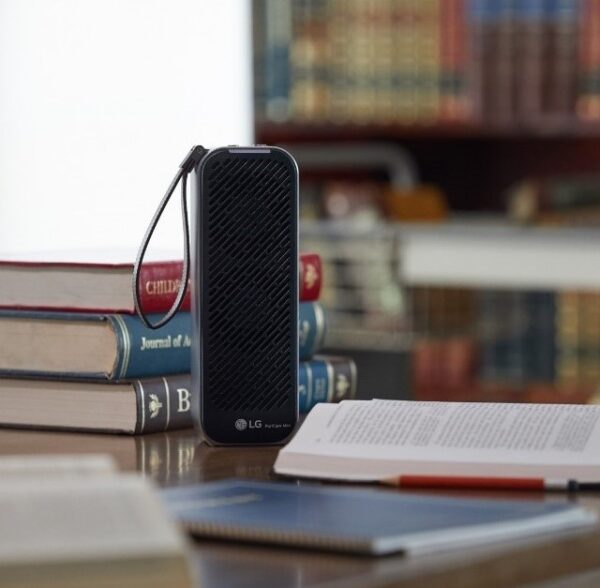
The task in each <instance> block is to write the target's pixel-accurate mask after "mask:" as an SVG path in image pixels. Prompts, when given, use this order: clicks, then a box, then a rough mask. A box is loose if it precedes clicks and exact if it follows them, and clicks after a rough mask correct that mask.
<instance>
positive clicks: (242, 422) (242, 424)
mask: <svg viewBox="0 0 600 588" xmlns="http://www.w3.org/2000/svg"><path fill="white" fill-rule="evenodd" d="M235 428H236V429H237V430H238V431H245V430H246V429H247V428H248V421H247V420H246V419H238V420H237V421H235Z"/></svg>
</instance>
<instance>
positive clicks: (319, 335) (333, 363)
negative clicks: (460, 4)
mask: <svg viewBox="0 0 600 588" xmlns="http://www.w3.org/2000/svg"><path fill="white" fill-rule="evenodd" d="M322 275H323V270H322V263H321V258H320V256H319V255H315V254H310V255H307V254H304V255H302V256H301V257H300V283H301V286H300V317H299V318H300V325H299V327H300V328H299V335H300V348H299V356H300V366H299V367H300V369H299V371H298V382H299V386H298V390H299V399H298V409H299V411H300V413H301V414H306V413H308V412H309V411H310V410H311V409H312V408H313V407H314V406H315V405H316V404H318V403H319V402H339V401H340V400H346V399H349V398H354V396H355V395H356V386H357V376H356V365H355V363H354V361H352V359H350V358H348V357H335V356H327V355H316V354H317V352H319V351H320V350H321V349H322V347H323V345H324V342H325V332H326V328H327V325H326V315H325V312H324V310H323V306H322V305H321V304H320V303H319V302H317V301H316V300H317V299H318V297H319V295H320V292H321V284H322Z"/></svg>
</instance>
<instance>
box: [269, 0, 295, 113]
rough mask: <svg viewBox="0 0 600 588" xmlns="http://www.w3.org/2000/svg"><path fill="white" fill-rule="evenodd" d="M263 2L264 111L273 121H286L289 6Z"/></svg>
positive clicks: (288, 69)
mask: <svg viewBox="0 0 600 588" xmlns="http://www.w3.org/2000/svg"><path fill="white" fill-rule="evenodd" d="M266 1H267V4H266V6H267V14H266V75H265V82H266V88H267V91H266V113H267V117H268V118H269V119H270V120H272V121H273V122H285V121H287V120H288V119H289V114H290V54H289V49H290V44H291V40H292V39H291V37H292V15H291V5H290V4H289V3H288V2H281V1H280V0H266Z"/></svg>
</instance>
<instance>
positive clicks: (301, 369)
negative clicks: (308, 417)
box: [298, 356, 357, 414]
mask: <svg viewBox="0 0 600 588" xmlns="http://www.w3.org/2000/svg"><path fill="white" fill-rule="evenodd" d="M356 387H357V376H356V364H355V363H354V361H352V360H351V359H350V358H348V357H326V356H322V357H315V358H313V359H311V360H309V361H301V362H300V365H299V366H298V410H299V411H300V413H302V414H306V413H307V412H309V411H310V409H311V408H313V407H314V406H315V405H317V404H318V403H319V402H340V401H342V400H349V399H351V398H354V397H355V396H356Z"/></svg>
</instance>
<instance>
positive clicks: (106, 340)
mask: <svg viewBox="0 0 600 588" xmlns="http://www.w3.org/2000/svg"><path fill="white" fill-rule="evenodd" d="M153 318H154V320H156V318H157V317H156V316H154V317H153ZM190 323H191V321H190V315H189V313H187V312H182V313H179V314H177V315H176V316H175V317H174V318H173V320H171V321H170V322H169V323H168V324H167V325H165V326H164V327H161V328H160V329H156V330H152V329H148V328H146V327H145V326H144V325H143V324H142V322H141V321H140V319H139V318H138V317H137V316H134V315H126V314H82V313H58V312H32V311H12V310H2V311H0V374H2V375H14V376H51V377H67V378H69V377H88V378H98V379H106V380H123V379H128V378H143V377H151V376H162V375H165V374H178V373H186V372H189V369H190V344H191V339H190V326H191V324H190Z"/></svg>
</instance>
